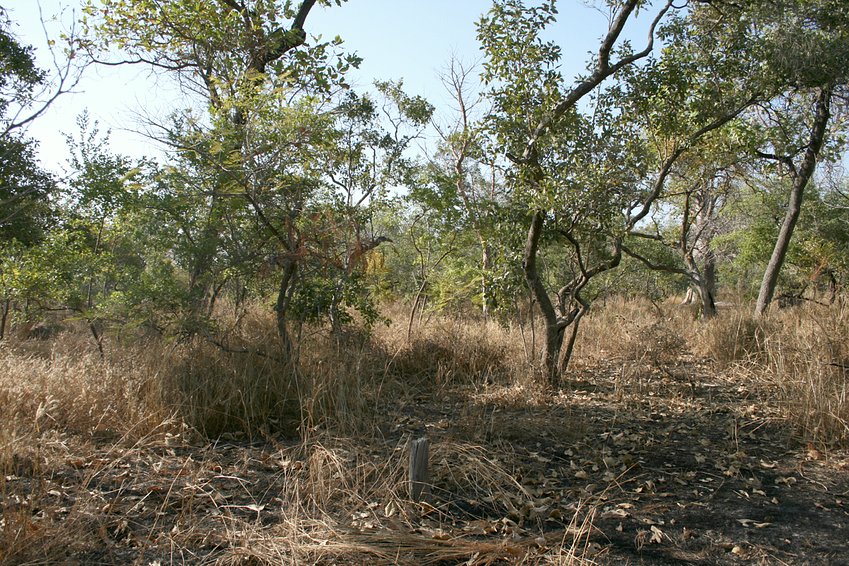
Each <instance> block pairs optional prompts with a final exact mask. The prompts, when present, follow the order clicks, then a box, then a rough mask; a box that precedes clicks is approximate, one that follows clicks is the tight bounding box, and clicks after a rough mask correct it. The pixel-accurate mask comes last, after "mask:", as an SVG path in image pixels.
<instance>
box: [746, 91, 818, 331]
mask: <svg viewBox="0 0 849 566" xmlns="http://www.w3.org/2000/svg"><path fill="white" fill-rule="evenodd" d="M831 95H832V88H831V87H827V88H822V89H820V93H819V96H818V97H817V102H816V109H815V116H814V122H813V124H812V126H811V139H810V142H809V143H808V148H807V149H806V150H805V156H804V158H803V159H802V164H801V165H800V166H799V169H798V171H795V170H794V173H793V186H792V188H791V189H790V201H789V202H788V204H787V212H786V214H785V215H784V221H783V222H782V223H781V229H780V230H779V232H778V238H777V239H776V241H775V247H774V248H773V250H772V256H771V257H770V259H769V263H768V264H767V266H766V270H764V277H763V281H762V282H761V288H760V292H759V293H758V302H757V304H756V305H755V316H761V315H763V314H764V313H765V312H766V310H767V309H768V308H769V304H770V303H771V302H772V299H773V296H774V295H775V287H776V285H777V284H778V275H779V274H780V273H781V267H782V265H784V259H785V257H786V256H787V249H788V248H789V247H790V240H791V238H792V237H793V229H794V228H795V227H796V222H797V221H798V220H799V214H800V213H801V211H802V197H803V196H804V191H805V187H806V186H807V184H808V181H809V180H810V179H811V177H812V176H813V174H814V171H815V170H816V166H817V157H818V156H819V153H820V150H821V149H822V146H823V141H824V140H825V131H826V127H827V126H828V121H829V118H830V117H831V109H830V104H831Z"/></svg>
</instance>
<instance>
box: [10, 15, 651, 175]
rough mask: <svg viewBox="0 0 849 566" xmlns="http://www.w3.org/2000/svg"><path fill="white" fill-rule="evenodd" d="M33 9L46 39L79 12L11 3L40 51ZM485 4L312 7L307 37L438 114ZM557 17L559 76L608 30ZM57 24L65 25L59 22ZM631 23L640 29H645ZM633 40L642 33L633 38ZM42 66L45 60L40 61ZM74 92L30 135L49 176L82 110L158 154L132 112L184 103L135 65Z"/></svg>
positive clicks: (474, 53)
mask: <svg viewBox="0 0 849 566" xmlns="http://www.w3.org/2000/svg"><path fill="white" fill-rule="evenodd" d="M39 3H40V5H41V8H42V13H43V14H44V16H45V18H46V19H48V20H50V18H51V17H52V16H54V15H56V14H59V18H58V20H56V21H48V22H47V26H48V33H49V34H50V35H56V34H58V32H59V30H60V28H61V27H62V26H65V27H67V25H68V22H70V21H71V20H72V19H73V18H72V15H73V10H76V13H77V14H79V9H78V8H77V6H78V3H77V2H76V1H75V0H39V2H36V0H13V1H12V2H11V6H9V3H5V4H6V6H9V12H10V14H9V15H10V17H11V18H12V20H13V22H15V25H14V27H13V30H14V32H15V33H16V35H17V36H18V38H19V39H21V40H22V41H23V42H25V43H28V44H31V45H34V46H36V48H37V50H38V53H39V54H42V55H44V54H46V44H45V38H44V31H43V30H42V26H41V22H40V21H39V16H38V4H39ZM490 5H491V1H490V0H349V1H348V2H347V3H346V4H343V5H342V6H341V7H337V6H334V7H330V8H321V7H318V6H317V7H316V8H314V9H313V11H312V13H311V14H310V16H309V18H308V20H307V25H306V28H307V32H308V33H309V34H311V35H318V34H321V35H323V36H324V37H326V38H330V37H333V36H336V35H339V36H341V37H342V38H343V39H344V41H345V44H346V46H347V48H348V49H349V50H350V51H355V52H357V53H358V54H359V55H360V56H361V57H362V58H363V64H362V66H361V68H360V69H359V70H358V71H356V72H355V74H354V75H353V77H352V80H353V82H354V85H355V86H356V87H363V88H365V87H367V86H368V85H369V84H370V83H371V82H372V81H373V80H375V79H381V80H386V79H403V80H404V85H405V89H406V90H407V92H409V93H410V94H419V95H422V96H425V97H426V98H427V99H428V100H430V101H431V102H432V103H433V104H435V105H436V106H437V109H438V110H439V109H442V110H445V109H446V104H447V97H446V95H445V92H444V88H443V86H442V84H441V83H440V81H439V78H438V77H439V73H440V71H441V70H443V69H444V68H445V66H446V65H447V63H448V61H449V60H450V58H451V57H452V56H456V57H457V58H459V59H460V60H461V61H463V62H464V63H467V64H470V63H473V62H476V61H478V60H479V59H480V51H479V49H478V44H477V40H476V38H475V34H476V29H475V24H476V22H477V21H478V20H479V19H480V17H481V15H482V14H483V13H485V12H486V10H487V9H488V8H489V6H490ZM558 7H559V10H560V15H559V18H558V22H557V24H556V26H555V27H554V28H553V29H552V32H551V37H552V38H553V39H555V40H556V41H557V42H558V44H559V45H560V46H561V47H562V49H563V55H564V61H563V70H564V74H565V75H567V76H573V75H574V74H576V73H579V72H581V71H582V70H583V69H584V67H585V62H586V60H587V58H588V52H589V51H591V50H592V51H594V50H595V47H596V45H597V41H598V38H599V37H600V36H601V35H602V34H603V33H604V31H605V30H606V28H607V20H606V18H605V16H604V15H603V14H602V13H601V12H600V11H598V10H596V9H594V8H591V7H588V6H587V5H586V4H585V3H583V2H581V1H579V0H561V1H560V2H559V4H558ZM63 22H64V23H63ZM637 24H638V25H636V26H635V28H634V29H635V30H637V29H643V30H644V29H645V25H642V26H641V25H639V22H638V23H637ZM635 37H636V38H639V39H637V41H639V42H640V43H641V42H642V41H644V38H643V37H642V33H638V34H636V36H635ZM41 64H42V65H43V66H47V65H48V61H47V60H44V59H42V60H41ZM77 91H78V92H76V93H74V94H70V95H66V96H65V97H63V98H62V99H60V100H59V101H58V102H57V103H56V104H55V105H54V107H52V108H51V109H50V111H49V112H48V114H47V115H46V116H43V117H42V118H40V119H39V120H38V121H37V122H35V123H34V124H33V126H32V127H31V128H30V130H29V134H30V135H31V136H32V137H34V138H36V139H38V140H39V141H40V142H41V149H40V156H41V158H42V161H43V163H44V164H45V165H46V166H48V167H49V168H51V169H54V170H57V169H59V167H60V165H61V164H62V163H64V160H65V157H66V150H65V142H64V139H63V137H62V135H61V133H62V132H66V133H75V132H76V131H77V128H76V125H75V120H76V116H77V115H78V114H79V113H80V112H82V111H83V110H85V109H87V110H88V111H89V113H90V115H91V116H92V118H93V119H97V120H98V121H99V122H100V124H101V127H102V128H104V129H106V128H108V129H111V130H112V138H111V139H112V145H113V149H114V151H117V152H120V153H124V154H127V155H131V156H140V155H144V154H156V153H157V148H156V146H155V145H154V144H153V143H152V142H150V141H149V140H147V139H146V138H144V137H143V136H140V135H139V134H136V133H133V131H132V130H138V129H140V128H141V126H140V125H139V124H140V118H139V116H140V115H150V116H154V117H162V116H165V115H166V114H167V113H168V111H169V110H170V109H172V108H173V107H174V106H181V105H183V106H184V105H185V103H182V100H181V95H180V93H179V92H178V91H177V90H176V89H175V88H174V87H173V85H171V84H169V82H168V81H167V80H163V79H159V80H157V79H156V78H155V77H152V76H151V75H150V73H149V72H147V71H146V70H144V69H142V68H140V67H123V68H115V67H109V68H89V69H88V71H87V73H86V75H85V77H84V80H83V81H82V82H81V83H80V85H79V88H78V89H77Z"/></svg>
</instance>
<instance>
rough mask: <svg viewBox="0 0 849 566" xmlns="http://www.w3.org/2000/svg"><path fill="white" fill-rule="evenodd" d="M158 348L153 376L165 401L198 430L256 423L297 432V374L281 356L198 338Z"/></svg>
mask: <svg viewBox="0 0 849 566" xmlns="http://www.w3.org/2000/svg"><path fill="white" fill-rule="evenodd" d="M163 350H164V351H163V352H162V356H163V361H164V363H163V364H162V367H161V368H160V369H159V371H158V378H159V380H160V381H161V383H162V388H163V390H164V392H165V395H166V399H167V402H168V404H169V406H170V407H171V408H172V409H173V410H174V411H175V412H176V413H177V414H178V415H179V416H180V418H181V419H182V420H184V422H186V423H187V424H188V425H189V426H190V427H192V428H194V429H196V430H198V431H199V432H200V433H201V434H203V435H204V436H207V437H211V438H215V437H217V436H220V435H221V434H224V433H228V432H247V433H254V432H256V431H257V430H259V429H260V428H263V429H266V428H273V429H275V430H279V431H281V432H283V433H284V434H295V433H296V432H297V428H298V426H299V425H300V422H301V414H300V407H299V404H298V401H297V400H298V390H297V387H298V383H297V374H296V372H295V371H294V370H293V369H292V367H291V366H289V365H288V364H286V363H285V362H284V361H280V360H277V359H274V358H271V357H269V356H268V355H263V354H259V353H229V352H226V351H223V350H221V349H220V348H218V347H217V346H215V345H212V344H209V343H208V342H206V341H204V340H200V339H198V340H194V341H192V342H190V343H187V344H182V345H174V346H171V347H170V348H163Z"/></svg>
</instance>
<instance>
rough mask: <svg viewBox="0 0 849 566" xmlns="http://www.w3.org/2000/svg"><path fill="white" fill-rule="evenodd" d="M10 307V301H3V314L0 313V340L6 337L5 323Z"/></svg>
mask: <svg viewBox="0 0 849 566" xmlns="http://www.w3.org/2000/svg"><path fill="white" fill-rule="evenodd" d="M11 305H12V300H11V299H6V300H4V301H3V312H2V313H0V340H2V339H3V338H4V337H5V336H6V321H7V320H8V319H9V310H10V308H11Z"/></svg>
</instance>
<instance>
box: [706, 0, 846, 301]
mask: <svg viewBox="0 0 849 566" xmlns="http://www.w3.org/2000/svg"><path fill="white" fill-rule="evenodd" d="M693 22H694V26H695V27H696V28H697V29H698V33H701V34H702V35H703V37H708V36H710V37H711V41H713V42H715V44H718V45H720V46H722V48H723V50H724V51H727V52H728V53H730V54H733V55H734V57H736V58H739V59H740V60H742V61H751V62H752V63H757V66H754V65H752V69H753V72H752V74H751V75H750V76H749V77H748V81H749V82H750V83H752V84H753V85H757V86H756V88H759V89H760V90H761V92H760V95H761V96H760V100H761V101H762V102H761V104H760V105H759V106H758V107H757V108H756V109H754V110H753V111H752V112H751V113H750V114H749V120H750V123H751V124H752V126H753V128H754V129H755V130H756V131H757V132H758V134H759V136H758V137H757V139H756V140H754V143H753V151H754V153H755V154H756V155H757V156H759V157H761V158H762V159H765V160H768V161H771V162H773V163H776V164H778V165H779V167H780V168H781V170H782V173H783V174H785V175H788V176H789V177H790V178H791V180H792V182H791V187H790V192H789V195H788V201H787V209H786V214H785V215H784V218H783V220H782V223H781V229H780V230H779V234H778V237H777V239H776V242H775V245H774V247H773V252H772V255H771V257H770V260H769V262H768V263H767V266H766V269H765V271H764V277H763V281H762V283H761V287H760V292H759V294H758V300H757V303H756V306H755V314H756V315H761V314H763V313H764V312H765V311H766V310H767V308H768V307H769V304H770V302H771V301H772V297H773V295H774V293H775V287H776V284H777V281H778V276H779V273H780V270H781V267H782V265H783V264H784V260H785V257H786V255H787V250H788V248H789V245H790V241H791V238H792V236H793V231H794V229H795V227H796V223H797V221H798V219H799V216H800V213H801V207H802V200H803V196H804V191H805V187H806V186H807V185H808V183H809V181H810V179H811V178H812V177H813V175H814V172H815V170H816V165H817V161H818V160H819V159H820V158H821V157H823V150H824V149H827V148H828V140H829V138H834V136H835V132H834V131H832V132H830V131H829V130H830V129H832V130H833V129H835V128H838V129H839V127H840V125H839V124H833V123H832V116H833V115H834V110H833V108H832V107H833V105H834V104H835V103H836V102H837V101H839V100H841V98H842V97H843V91H845V89H846V85H847V78H849V76H847V61H849V16H847V14H846V10H845V5H844V3H842V2H838V1H835V0H781V1H780V2H777V3H776V2H767V1H762V0H756V1H753V2H748V3H745V4H737V3H733V2H719V3H716V5H714V4H713V3H708V4H705V5H702V6H698V7H697V8H696V9H695V10H694V16H693Z"/></svg>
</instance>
